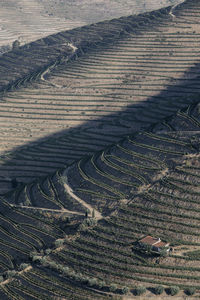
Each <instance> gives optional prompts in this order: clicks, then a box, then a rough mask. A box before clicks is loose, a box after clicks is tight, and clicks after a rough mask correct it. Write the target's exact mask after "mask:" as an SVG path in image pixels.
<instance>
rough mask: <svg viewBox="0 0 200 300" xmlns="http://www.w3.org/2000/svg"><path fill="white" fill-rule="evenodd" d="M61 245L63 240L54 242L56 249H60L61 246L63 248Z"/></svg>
mask: <svg viewBox="0 0 200 300" xmlns="http://www.w3.org/2000/svg"><path fill="white" fill-rule="evenodd" d="M63 244H64V240H63V239H57V240H56V241H55V246H56V247H61V246H63Z"/></svg>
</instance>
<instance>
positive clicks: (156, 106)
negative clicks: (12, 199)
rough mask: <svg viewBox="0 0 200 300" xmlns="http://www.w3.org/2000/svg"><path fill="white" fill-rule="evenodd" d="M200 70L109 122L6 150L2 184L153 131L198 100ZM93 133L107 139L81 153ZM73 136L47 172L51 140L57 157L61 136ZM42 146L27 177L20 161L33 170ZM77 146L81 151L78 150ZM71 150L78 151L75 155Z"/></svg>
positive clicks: (0, 168)
mask: <svg viewBox="0 0 200 300" xmlns="http://www.w3.org/2000/svg"><path fill="white" fill-rule="evenodd" d="M199 70H200V64H197V65H195V66H194V67H193V68H191V69H190V70H188V71H187V73H185V74H184V76H183V78H182V79H181V80H179V82H177V83H176V85H174V86H170V87H168V88H166V89H165V90H164V91H162V92H161V93H160V94H159V95H158V96H155V97H151V98H149V99H148V100H146V101H144V102H141V104H139V105H138V104H136V105H134V104H133V105H131V106H129V107H127V109H126V110H124V111H122V112H119V113H115V114H112V115H109V121H108V117H102V118H101V119H100V120H98V122H96V121H89V122H86V123H85V124H83V125H81V126H77V127H76V128H73V129H70V130H63V131H61V132H58V133H56V134H53V135H49V136H48V137H46V138H44V139H38V140H37V141H36V142H34V143H28V144H25V145H24V146H22V147H18V148H16V149H13V151H12V153H9V154H7V153H5V154H4V155H2V161H3V163H2V165H1V166H0V174H1V181H0V184H1V185H2V186H5V185H7V187H8V189H11V179H15V178H17V180H18V181H22V182H23V179H22V180H21V179H20V178H21V177H22V178H26V180H25V182H31V181H33V180H34V179H36V178H38V177H41V176H42V177H43V176H46V175H48V174H51V173H54V172H55V171H56V170H57V169H61V168H64V167H66V166H67V165H69V164H71V163H73V161H76V160H79V159H80V158H81V157H83V156H85V155H91V154H92V153H94V152H95V151H100V150H102V149H104V148H106V147H108V146H109V145H111V144H114V143H116V142H118V141H119V140H121V139H123V137H125V136H126V135H128V134H134V133H135V132H136V131H138V130H144V129H147V130H151V128H152V126H154V125H155V124H156V123H158V122H162V121H163V120H164V119H165V118H169V117H170V116H172V115H174V114H176V112H177V111H178V110H179V109H182V108H186V107H187V106H188V105H189V104H194V103H198V102H199V86H200V76H198V75H196V77H195V76H194V74H198V72H199ZM166 104H167V106H168V107H170V111H168V110H166ZM130 108H134V112H132V113H130V111H129V109H130ZM159 111H160V114H159ZM91 132H95V135H96V136H98V137H99V138H102V139H103V140H104V142H103V144H100V145H99V146H98V147H97V148H95V149H92V147H89V149H91V150H90V151H88V149H86V150H83V151H82V152H81V153H80V149H81V145H82V146H83V142H82V141H81V143H80V138H81V136H82V139H84V140H86V141H87V142H88V141H90V142H91V143H92V141H93V133H91ZM86 133H87V135H88V137H87V138H86V137H85V134H86ZM77 134H78V136H77ZM71 136H74V137H75V139H74V141H73V143H70V142H69V143H68V144H66V145H67V146H66V151H65V150H64V153H65V157H63V158H62V160H61V161H60V163H58V164H57V166H56V165H55V166H54V169H49V170H48V171H47V166H48V163H46V165H44V164H43V161H42V160H43V158H45V155H46V154H47V155H48V157H49V160H51V156H49V153H51V148H49V149H48V143H51V146H52V143H53V144H54V152H53V153H51V154H52V155H53V156H54V157H56V156H59V155H58V153H59V150H60V149H59V147H60V146H59V141H60V139H61V138H63V137H65V138H67V137H71ZM96 140H97V138H94V141H95V142H96ZM97 144H98V143H97ZM70 146H71V148H72V149H70V151H69V148H68V147H70ZM42 147H45V149H46V150H44V149H43V156H42V157H43V158H42V157H39V159H41V166H40V167H39V169H38V170H37V172H35V173H34V172H33V174H32V176H30V178H28V176H27V171H25V169H23V167H20V168H19V162H20V161H21V163H20V165H21V166H23V165H24V166H28V167H29V168H30V169H31V166H34V163H35V162H34V160H37V163H38V153H40V151H41V149H42ZM56 147H57V148H56ZM67 148H68V149H67ZM56 149H58V150H57V151H58V153H56ZM77 149H78V150H79V152H76V150H77ZM45 151H46V152H45ZM72 151H74V153H76V155H75V157H74V158H72V157H73V155H72ZM29 152H30V153H29ZM24 153H25V155H24ZM45 153H46V154H45ZM23 155H24V160H23ZM53 156H52V157H53ZM44 161H45V159H44ZM1 185H0V186H1Z"/></svg>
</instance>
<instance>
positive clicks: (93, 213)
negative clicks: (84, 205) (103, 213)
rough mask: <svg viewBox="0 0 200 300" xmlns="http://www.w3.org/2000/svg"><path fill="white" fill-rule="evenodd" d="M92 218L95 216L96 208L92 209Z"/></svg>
mask: <svg viewBox="0 0 200 300" xmlns="http://www.w3.org/2000/svg"><path fill="white" fill-rule="evenodd" d="M92 218H95V210H94V209H93V211H92Z"/></svg>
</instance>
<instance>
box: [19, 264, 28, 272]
mask: <svg viewBox="0 0 200 300" xmlns="http://www.w3.org/2000/svg"><path fill="white" fill-rule="evenodd" d="M28 266H29V264H25V263H23V264H21V265H20V266H19V270H20V271H23V270H24V269H26V268H27V267H28Z"/></svg>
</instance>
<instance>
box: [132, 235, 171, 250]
mask: <svg viewBox="0 0 200 300" xmlns="http://www.w3.org/2000/svg"><path fill="white" fill-rule="evenodd" d="M137 247H139V248H140V249H148V250H151V251H153V252H157V253H160V252H161V251H162V250H163V249H164V250H166V251H167V252H169V250H170V248H169V243H165V242H162V241H161V239H160V238H155V237H152V236H150V235H147V236H146V237H144V238H143V239H141V240H139V241H138V243H137Z"/></svg>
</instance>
